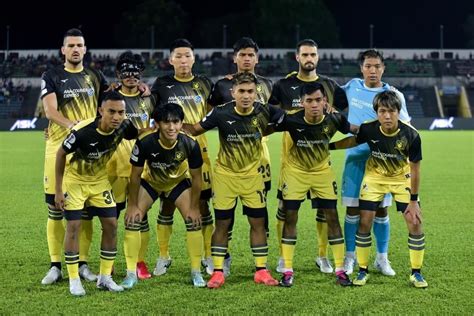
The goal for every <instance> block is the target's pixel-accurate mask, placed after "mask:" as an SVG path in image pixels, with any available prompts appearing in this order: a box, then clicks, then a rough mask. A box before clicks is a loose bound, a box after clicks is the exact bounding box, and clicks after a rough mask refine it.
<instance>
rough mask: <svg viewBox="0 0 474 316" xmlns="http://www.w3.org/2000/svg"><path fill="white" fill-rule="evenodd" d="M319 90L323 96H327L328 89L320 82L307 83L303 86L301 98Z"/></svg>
mask: <svg viewBox="0 0 474 316" xmlns="http://www.w3.org/2000/svg"><path fill="white" fill-rule="evenodd" d="M318 90H319V91H321V94H322V95H323V96H326V91H325V90H324V87H323V85H322V84H320V83H319V82H310V83H305V84H303V85H302V86H301V89H300V98H301V99H303V97H304V96H305V95H310V94H312V93H314V92H316V91H318Z"/></svg>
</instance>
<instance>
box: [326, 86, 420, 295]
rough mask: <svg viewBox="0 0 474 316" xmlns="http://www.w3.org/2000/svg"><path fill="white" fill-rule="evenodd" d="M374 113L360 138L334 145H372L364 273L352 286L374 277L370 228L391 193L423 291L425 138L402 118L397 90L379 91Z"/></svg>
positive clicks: (363, 204) (362, 239) (364, 196)
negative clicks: (421, 199) (420, 200)
mask: <svg viewBox="0 0 474 316" xmlns="http://www.w3.org/2000/svg"><path fill="white" fill-rule="evenodd" d="M373 109H374V111H375V112H376V113H377V120H374V121H371V122H368V123H363V124H362V125H361V126H360V129H359V133H358V134H357V136H356V137H355V136H353V137H349V138H345V139H343V140H340V141H339V142H336V143H332V144H330V148H331V149H341V148H350V147H354V146H356V145H357V144H362V143H367V144H368V145H369V148H370V157H369V159H368V160H367V164H366V166H365V174H364V178H363V180H362V184H361V189H360V196H359V208H360V222H359V227H358V229H357V233H356V253H357V261H358V262H359V273H358V275H357V278H356V279H354V281H353V283H354V285H359V286H362V285H365V284H366V282H367V280H368V278H369V255H370V247H371V244H372V238H371V236H370V230H371V226H372V223H373V221H374V217H375V211H376V209H377V207H378V206H379V204H380V203H381V202H382V200H383V198H384V195H385V194H387V193H391V194H392V195H393V197H394V199H395V202H396V203H397V210H398V211H399V212H401V213H402V214H403V216H404V218H405V221H406V224H407V227H408V232H409V234H408V248H409V253H410V263H411V268H412V270H411V275H410V281H411V282H412V284H413V285H414V286H415V287H418V288H424V287H427V286H428V283H427V282H426V281H425V280H424V278H423V276H422V275H421V266H422V264H423V257H424V252H425V235H424V233H423V228H422V225H421V210H420V205H419V203H418V192H419V188H420V164H421V159H422V154H421V139H420V135H419V134H418V132H417V131H416V130H415V129H414V128H413V127H411V126H410V125H408V124H406V123H403V122H402V121H401V120H400V110H401V101H400V97H399V95H398V94H397V93H396V92H394V91H383V92H380V93H378V94H377V95H376V96H375V98H374V105H373Z"/></svg>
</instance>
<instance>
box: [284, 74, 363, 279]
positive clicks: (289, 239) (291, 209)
mask: <svg viewBox="0 0 474 316" xmlns="http://www.w3.org/2000/svg"><path fill="white" fill-rule="evenodd" d="M300 98H301V105H302V107H303V109H299V110H295V111H292V112H289V113H287V114H286V115H285V117H284V119H283V121H281V122H279V123H278V124H277V125H276V126H275V130H277V131H287V132H288V133H289V135H290V137H291V140H290V142H289V146H287V147H286V152H285V153H284V155H285V156H286V157H287V158H286V160H285V162H284V163H283V164H282V166H281V171H280V183H279V190H278V198H279V199H280V200H282V201H283V208H284V211H285V213H286V217H285V224H284V226H283V235H282V239H281V246H282V255H283V261H284V269H283V277H282V279H281V281H280V285H281V286H285V287H290V286H292V285H293V255H294V251H295V245H296V223H297V221H298V210H299V208H300V205H301V202H302V201H304V199H305V197H306V194H307V192H310V193H311V198H312V199H316V201H317V203H318V206H319V208H320V209H322V210H324V214H325V217H326V221H327V223H328V233H327V234H328V240H329V245H330V246H331V249H332V252H333V256H334V263H335V266H336V282H337V283H338V284H340V285H342V286H348V285H351V281H350V279H349V278H348V277H347V275H346V273H345V272H344V269H343V266H344V237H343V236H342V231H341V225H340V224H339V219H338V216H337V210H336V204H337V186H336V179H335V175H334V172H333V171H332V168H331V161H330V155H329V148H328V146H329V141H330V139H331V138H332V136H333V135H334V134H335V133H336V132H337V131H340V132H342V133H344V134H347V133H349V132H352V133H355V132H357V127H356V126H354V125H352V126H351V125H350V124H349V122H348V121H347V119H346V118H345V117H344V116H343V115H341V114H339V113H331V114H327V115H325V114H324V109H325V107H326V105H327V97H326V92H325V90H324V87H323V85H322V84H320V83H308V84H304V85H303V86H302V87H301V90H300Z"/></svg>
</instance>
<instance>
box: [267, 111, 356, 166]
mask: <svg viewBox="0 0 474 316" xmlns="http://www.w3.org/2000/svg"><path fill="white" fill-rule="evenodd" d="M274 128H275V130H277V131H287V132H288V134H289V135H290V140H289V143H288V146H287V147H286V152H284V153H283V155H284V156H286V162H287V164H288V167H290V168H297V169H299V170H302V171H307V172H315V171H318V170H321V169H324V168H327V167H328V166H329V163H330V155H329V141H330V140H331V138H332V137H333V136H334V134H335V133H336V132H337V131H340V132H341V133H344V134H347V133H349V132H350V124H349V122H348V121H347V118H346V117H345V116H344V115H342V114H340V113H331V114H326V115H324V116H323V117H322V118H321V120H320V121H319V122H317V123H309V122H308V121H307V120H306V118H305V116H304V109H300V110H295V111H291V112H288V113H286V114H285V116H284V118H283V120H282V121H281V122H280V123H278V124H276V125H275V127H274Z"/></svg>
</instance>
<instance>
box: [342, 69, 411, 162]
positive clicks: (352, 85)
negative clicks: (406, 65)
mask: <svg viewBox="0 0 474 316" xmlns="http://www.w3.org/2000/svg"><path fill="white" fill-rule="evenodd" d="M341 88H342V89H344V91H345V92H346V96H347V101H348V103H349V117H348V119H349V122H350V123H351V124H354V125H359V126H360V124H362V123H364V122H366V121H371V120H375V119H377V114H376V113H375V111H374V109H373V104H372V102H373V101H374V97H375V95H376V94H377V93H379V92H382V91H386V90H393V91H395V92H396V93H397V94H398V96H399V97H400V100H401V103H402V108H401V111H400V120H402V121H404V122H409V121H410V119H411V118H410V116H409V115H408V111H407V106H406V102H405V97H404V96H403V94H402V93H401V92H400V91H398V90H397V89H395V88H394V87H391V86H390V85H389V84H387V83H382V87H379V88H369V87H367V86H366V85H365V84H364V80H362V79H359V78H354V79H352V80H350V81H349V82H348V83H346V84H345V85H344V86H342V87H341ZM369 153H370V151H369V146H368V145H367V144H366V143H365V144H361V145H359V146H357V147H353V148H349V149H347V150H346V159H347V158H349V157H350V158H353V159H358V158H360V159H367V158H368V157H369Z"/></svg>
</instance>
